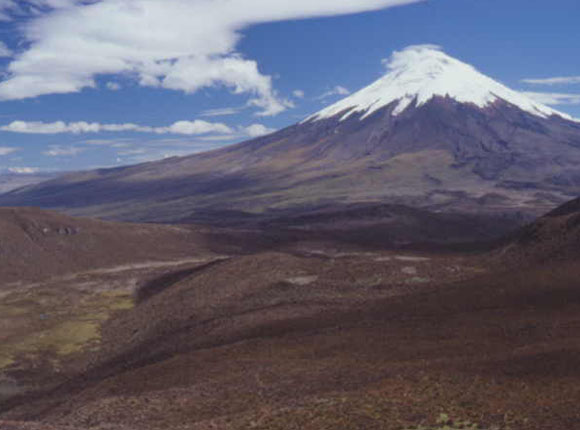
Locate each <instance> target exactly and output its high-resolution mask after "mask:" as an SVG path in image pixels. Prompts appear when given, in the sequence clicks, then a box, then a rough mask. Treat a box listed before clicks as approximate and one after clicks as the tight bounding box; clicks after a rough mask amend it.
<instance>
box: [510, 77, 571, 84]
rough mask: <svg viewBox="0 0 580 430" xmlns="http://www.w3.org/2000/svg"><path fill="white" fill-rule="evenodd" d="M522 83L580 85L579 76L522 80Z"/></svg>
mask: <svg viewBox="0 0 580 430" xmlns="http://www.w3.org/2000/svg"><path fill="white" fill-rule="evenodd" d="M522 82H523V83H526V84H532V85H569V84H580V76H561V77H555V78H543V79H522Z"/></svg>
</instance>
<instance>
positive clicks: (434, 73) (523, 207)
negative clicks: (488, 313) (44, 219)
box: [0, 45, 580, 222]
mask: <svg viewBox="0 0 580 430" xmlns="http://www.w3.org/2000/svg"><path fill="white" fill-rule="evenodd" d="M387 69H388V70H387V74H386V75H385V76H383V77H382V78H380V79H379V80H378V81H376V82H374V83H373V84H371V85H370V86H368V87H366V88H364V89H362V90H361V91H359V92H357V93H355V94H353V95H351V96H349V97H347V98H345V99H343V100H341V101H339V102H338V103H336V104H334V105H331V106H329V107H327V108H325V109H323V110H322V111H320V112H318V113H315V114H314V115H312V116H310V117H308V118H306V119H305V120H304V121H302V122H300V123H298V124H295V125H292V126H290V127H288V128H285V129H283V130H280V131H278V132H275V133H273V134H270V135H268V136H264V137H260V138H257V139H254V140H250V141H247V142H243V143H240V144H237V145H233V146H229V147H226V148H222V149H219V150H216V151H212V152H207V153H202V154H196V155H192V156H187V157H179V158H177V157H176V158H170V159H165V160H162V161H158V162H152V163H146V164H140V165H135V166H129V167H122V168H114V169H102V170H96V171H89V172H81V173H75V174H71V175H67V176H63V177H60V178H57V179H54V180H51V181H48V182H44V183H42V184H37V185H32V186H29V187H25V188H22V189H19V190H16V191H13V192H10V193H8V194H5V195H3V196H2V197H0V204H2V205H12V206H23V205H24V206H30V205H32V206H40V207H43V208H51V209H57V210H61V211H65V212H67V213H69V214H73V215H90V216H97V217H102V218H108V219H115V220H128V221H148V222H149V221H152V222H176V221H181V220H184V219H191V218H192V217H193V218H195V216H196V214H200V213H208V211H209V212H210V213H215V211H221V212H222V213H224V212H225V211H228V212H229V213H240V212H254V213H263V212H265V211H266V212H267V211H295V210H301V209H303V208H313V207H328V206H333V205H345V204H361V203H364V204H367V203H371V204H375V203H380V204H396V205H403V206H408V207H414V208H418V209H424V210H427V211H432V212H433V211H434V212H453V213H478V214H482V213H489V214H496V215H497V214H517V215H518V216H521V217H523V218H526V217H533V216H536V215H539V214H541V213H544V212H547V211H548V210H550V209H552V208H554V207H555V206H557V205H558V204H561V203H563V202H565V201H568V200H570V199H572V198H574V197H576V196H578V195H579V194H580V168H579V167H578V166H579V165H580V122H579V121H578V120H575V119H573V118H572V117H570V116H568V115H566V114H563V113H560V112H558V111H556V110H554V109H552V108H549V107H547V106H544V105H542V104H540V103H536V102H535V101H533V100H532V99H530V98H528V97H527V96H526V95H525V94H522V93H519V92H516V91H513V90H511V89H509V88H507V87H506V86H504V85H502V84H500V83H498V82H496V81H494V80H493V79H491V78H489V77H487V76H485V75H483V74H482V73H480V72H478V71H477V70H476V69H475V68H473V67H472V66H470V65H468V64H465V63H463V62H461V61H459V60H457V59H454V58H452V57H450V56H449V55H447V54H446V53H444V52H443V51H442V50H441V49H440V48H438V47H436V46H430V45H421V46H411V47H409V48H406V49H404V50H402V51H399V52H395V53H394V54H393V55H392V56H391V58H390V60H389V61H388V63H387Z"/></svg>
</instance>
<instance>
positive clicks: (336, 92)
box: [316, 85, 350, 100]
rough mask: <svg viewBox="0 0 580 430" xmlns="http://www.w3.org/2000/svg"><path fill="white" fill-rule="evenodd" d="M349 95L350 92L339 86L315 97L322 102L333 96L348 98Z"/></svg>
mask: <svg viewBox="0 0 580 430" xmlns="http://www.w3.org/2000/svg"><path fill="white" fill-rule="evenodd" d="M349 94H350V91H349V90H348V89H347V88H345V87H343V86H341V85H337V86H336V87H334V88H333V89H331V90H329V91H327V92H325V93H324V94H322V95H321V96H319V97H317V98H316V100H324V99H327V98H329V97H334V96H348V95H349Z"/></svg>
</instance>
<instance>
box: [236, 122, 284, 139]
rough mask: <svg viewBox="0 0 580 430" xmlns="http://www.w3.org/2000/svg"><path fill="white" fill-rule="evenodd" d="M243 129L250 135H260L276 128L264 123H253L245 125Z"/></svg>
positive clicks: (271, 131)
mask: <svg viewBox="0 0 580 430" xmlns="http://www.w3.org/2000/svg"><path fill="white" fill-rule="evenodd" d="M243 131H244V133H245V134H246V135H247V136H249V137H260V136H264V135H266V134H270V133H273V132H275V131H276V130H275V129H273V128H268V127H266V126H265V125H263V124H252V125H250V126H248V127H245V128H244V130H243Z"/></svg>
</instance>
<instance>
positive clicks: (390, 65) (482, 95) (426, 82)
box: [304, 45, 575, 122]
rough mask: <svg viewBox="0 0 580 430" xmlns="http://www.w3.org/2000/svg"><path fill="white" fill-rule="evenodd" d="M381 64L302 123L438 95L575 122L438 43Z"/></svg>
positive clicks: (366, 112) (405, 105) (399, 105)
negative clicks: (379, 71) (368, 80)
mask: <svg viewBox="0 0 580 430" xmlns="http://www.w3.org/2000/svg"><path fill="white" fill-rule="evenodd" d="M384 63H385V65H386V67H387V69H388V73H387V74H386V75H385V76H383V77H382V78H380V79H379V80H377V81H375V82H374V83H373V84H371V85H369V86H368V87H366V88H363V89H362V90H360V91H358V92H356V93H354V94H353V95H351V96H349V97H346V98H344V99H342V100H340V101H339V102H338V103H335V104H333V105H331V106H328V107H327V108H325V109H323V110H321V111H319V112H318V113H315V114H314V115H311V116H309V117H308V118H306V120H304V122H308V121H318V120H322V119H326V118H332V117H334V116H336V115H338V114H343V115H342V117H341V121H342V120H345V119H347V118H348V117H350V116H351V115H353V114H354V113H361V112H362V113H364V114H363V115H362V116H361V119H364V118H366V117H368V116H369V115H371V114H373V113H374V112H376V111H378V110H379V109H381V108H383V107H385V106H387V105H390V104H391V103H395V102H396V103H397V105H396V106H395V108H394V109H393V111H392V113H391V114H392V115H393V116H397V115H399V114H401V113H402V112H404V111H405V110H406V109H407V108H408V107H409V106H413V105H416V107H419V106H421V105H424V104H425V103H427V102H428V101H429V100H431V99H432V98H433V97H436V96H440V97H447V96H448V97H450V98H452V99H454V100H455V101H457V102H459V103H471V104H474V105H477V106H478V107H480V108H484V107H486V106H489V105H490V104H492V103H494V102H496V101H497V100H503V101H505V102H507V103H510V104H512V105H515V106H517V107H518V108H520V109H522V110H523V111H526V112H528V113H530V114H532V115H536V116H539V117H542V118H548V117H550V116H553V115H556V116H560V117H561V118H564V119H566V120H569V121H575V120H574V119H573V118H572V117H571V116H570V115H568V114H565V113H562V112H559V111H557V110H555V109H552V108H550V107H548V106H546V105H543V104H541V103H538V102H536V101H534V100H532V99H531V98H530V97H528V96H526V95H525V94H523V93H519V92H517V91H514V90H511V89H510V88H508V87H506V86H505V85H502V84H500V83H499V82H496V81H495V80H493V79H491V78H489V77H487V76H485V75H484V74H482V73H480V72H479V71H477V70H476V69H475V68H474V67H473V66H471V65H469V64H466V63H464V62H462V61H459V60H457V59H455V58H453V57H451V56H449V55H447V54H446V53H445V52H443V51H442V49H441V48H440V47H439V46H436V45H414V46H409V47H407V48H405V49H403V50H402V51H395V52H394V53H393V54H392V56H391V57H390V58H389V59H388V60H385V61H384Z"/></svg>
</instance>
